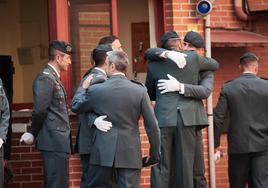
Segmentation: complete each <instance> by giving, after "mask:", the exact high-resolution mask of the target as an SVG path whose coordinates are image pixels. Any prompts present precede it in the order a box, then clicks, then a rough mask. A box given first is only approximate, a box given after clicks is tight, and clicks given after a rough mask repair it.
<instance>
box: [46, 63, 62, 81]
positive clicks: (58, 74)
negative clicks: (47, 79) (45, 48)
mask: <svg viewBox="0 0 268 188" xmlns="http://www.w3.org/2000/svg"><path fill="white" fill-rule="evenodd" d="M48 66H50V67H51V68H52V69H53V70H54V71H55V72H56V74H57V76H58V77H59V78H60V73H59V72H58V71H57V69H56V68H55V67H54V66H53V65H51V64H50V63H48Z"/></svg>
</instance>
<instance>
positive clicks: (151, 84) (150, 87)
mask: <svg viewBox="0 0 268 188" xmlns="http://www.w3.org/2000/svg"><path fill="white" fill-rule="evenodd" d="M145 86H146V88H147V92H148V95H149V97H150V99H151V101H155V100H156V91H155V88H156V81H155V80H154V77H153V75H152V73H151V71H150V67H148V70H147V76H146V81H145Z"/></svg>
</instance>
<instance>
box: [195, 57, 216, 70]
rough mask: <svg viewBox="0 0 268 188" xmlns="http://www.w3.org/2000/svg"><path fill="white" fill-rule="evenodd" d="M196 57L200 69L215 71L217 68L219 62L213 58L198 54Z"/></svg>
mask: <svg viewBox="0 0 268 188" xmlns="http://www.w3.org/2000/svg"><path fill="white" fill-rule="evenodd" d="M197 59H198V62H199V65H200V71H205V70H209V71H216V70H218V69H219V63H218V62H217V61H216V60H215V59H213V58H208V57H203V56H198V58H197Z"/></svg>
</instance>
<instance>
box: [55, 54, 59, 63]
mask: <svg viewBox="0 0 268 188" xmlns="http://www.w3.org/2000/svg"><path fill="white" fill-rule="evenodd" d="M55 60H56V62H60V55H59V54H57V55H56V56H55Z"/></svg>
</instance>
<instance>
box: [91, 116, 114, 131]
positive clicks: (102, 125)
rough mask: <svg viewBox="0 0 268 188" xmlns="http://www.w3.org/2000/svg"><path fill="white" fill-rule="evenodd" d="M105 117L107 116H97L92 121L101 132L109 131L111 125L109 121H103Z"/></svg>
mask: <svg viewBox="0 0 268 188" xmlns="http://www.w3.org/2000/svg"><path fill="white" fill-rule="evenodd" d="M105 118H107V116H99V117H97V118H96V119H95V121H94V125H95V126H96V127H97V129H99V130H100V131H103V132H107V131H109V130H110V129H111V128H112V126H113V125H112V123H111V122H110V121H105V120H104V119H105Z"/></svg>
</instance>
